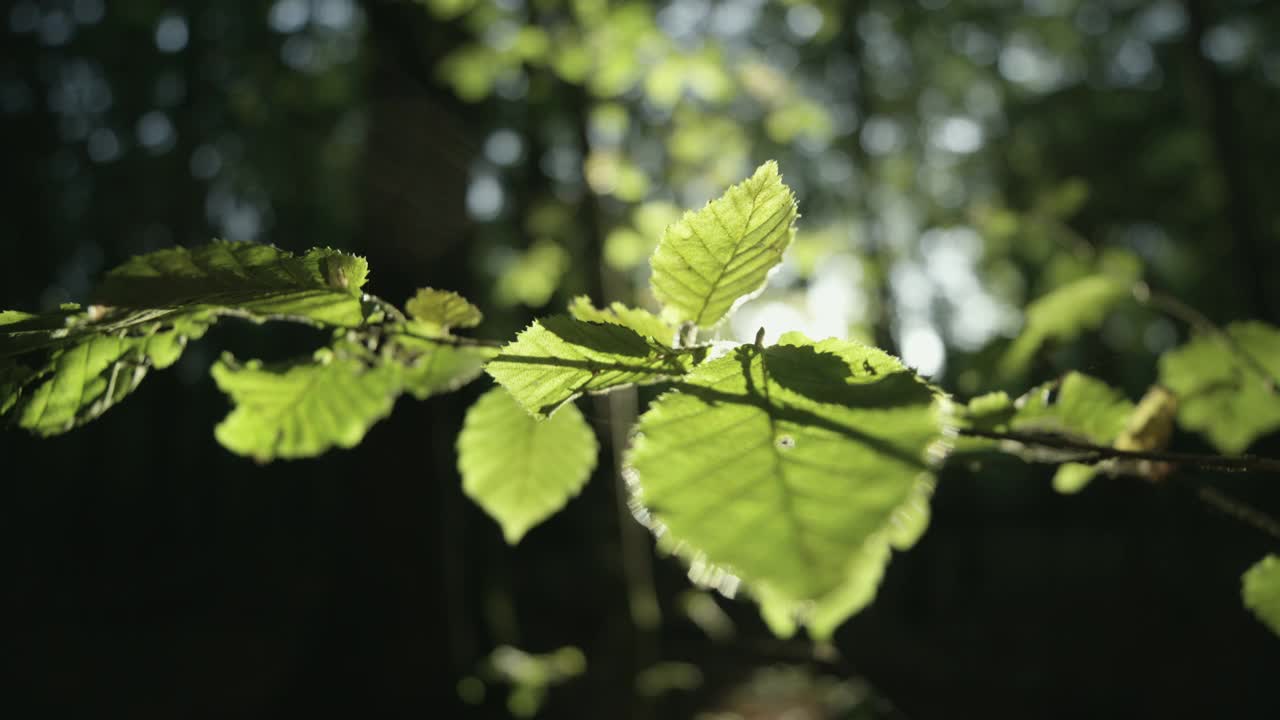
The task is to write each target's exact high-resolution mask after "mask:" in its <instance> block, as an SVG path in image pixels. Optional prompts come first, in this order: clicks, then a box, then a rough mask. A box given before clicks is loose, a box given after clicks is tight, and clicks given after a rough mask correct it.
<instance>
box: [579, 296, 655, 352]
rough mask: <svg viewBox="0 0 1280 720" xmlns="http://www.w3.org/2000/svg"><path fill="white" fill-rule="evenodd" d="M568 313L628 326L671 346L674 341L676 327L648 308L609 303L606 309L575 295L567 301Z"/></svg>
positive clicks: (590, 319)
mask: <svg viewBox="0 0 1280 720" xmlns="http://www.w3.org/2000/svg"><path fill="white" fill-rule="evenodd" d="M569 314H570V315H572V316H573V317H574V319H575V320H582V321H583V322H597V323H610V324H613V325H621V326H623V327H625V328H630V329H632V330H634V331H636V333H638V334H640V335H643V336H645V337H648V338H652V339H654V340H657V341H658V342H660V343H662V344H663V345H666V346H667V347H671V346H672V345H673V344H674V343H675V337H676V328H675V326H673V325H672V324H671V323H668V322H667V321H665V320H663V319H662V318H660V317H658V316H657V315H654V314H653V313H651V312H649V311H648V310H643V309H641V308H633V307H627V306H626V305H623V304H622V303H619V302H615V303H610V304H609V307H608V308H606V309H600V308H597V307H596V306H595V305H592V304H591V298H588V297H587V296H585V295H579V296H578V297H575V298H574V299H573V301H572V302H570V303H569Z"/></svg>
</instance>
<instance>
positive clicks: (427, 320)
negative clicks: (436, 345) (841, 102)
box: [404, 288, 484, 335]
mask: <svg viewBox="0 0 1280 720" xmlns="http://www.w3.org/2000/svg"><path fill="white" fill-rule="evenodd" d="M404 308H405V311H406V312H408V313H409V316H410V317H412V318H413V319H414V320H415V321H417V322H416V325H417V326H418V327H419V329H421V330H424V331H425V332H426V333H427V334H428V335H448V334H449V330H450V329H452V328H456V327H461V328H469V327H475V326H476V325H479V324H480V321H481V320H483V319H484V315H483V314H481V312H480V308H478V307H476V306H475V305H472V304H471V303H470V302H468V301H467V300H466V299H465V298H463V297H462V296H461V295H459V294H458V293H455V292H451V291H449V290H436V289H435V288H421V289H420V290H418V292H417V293H416V294H414V296H413V297H412V298H411V299H410V300H409V302H408V303H406V304H405V306H404Z"/></svg>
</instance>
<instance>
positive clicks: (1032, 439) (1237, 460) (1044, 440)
mask: <svg viewBox="0 0 1280 720" xmlns="http://www.w3.org/2000/svg"><path fill="white" fill-rule="evenodd" d="M960 434H961V435H965V436H967V437H976V438H986V439H988V440H1004V441H1009V442H1016V443H1021V444H1023V445H1034V446H1038V447H1042V448H1048V449H1052V450H1065V451H1068V452H1078V453H1080V456H1079V457H1074V458H1071V459H1070V460H1068V461H1066V462H1085V463H1088V462H1099V461H1102V460H1110V459H1123V460H1154V461H1157V462H1167V463H1172V464H1175V465H1188V466H1191V467H1195V468H1199V469H1202V470H1216V471H1219V472H1256V473H1276V474H1277V475H1280V460H1274V459H1272V458H1264V457H1257V456H1255V455H1236V456H1228V455H1200V454H1195V453H1178V452H1157V451H1143V450H1117V449H1115V448H1111V447H1106V446H1103V445H1093V444H1091V443H1087V442H1079V441H1077V440H1072V439H1070V438H1065V437H1062V436H1060V435H1050V434H1045V433H1025V432H990V431H987V430H966V429H962V430H960Z"/></svg>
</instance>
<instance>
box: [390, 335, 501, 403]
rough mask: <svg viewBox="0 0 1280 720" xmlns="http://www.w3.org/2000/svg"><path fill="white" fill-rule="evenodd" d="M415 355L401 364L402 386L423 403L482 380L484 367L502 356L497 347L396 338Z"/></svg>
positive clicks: (398, 342)
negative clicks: (499, 355) (493, 359)
mask: <svg viewBox="0 0 1280 720" xmlns="http://www.w3.org/2000/svg"><path fill="white" fill-rule="evenodd" d="M395 342H396V344H397V345H398V346H399V347H400V348H403V349H406V350H408V351H409V352H411V353H412V354H413V358H412V359H411V360H408V361H404V362H402V363H401V365H400V372H399V375H400V383H401V384H402V385H403V387H404V390H405V391H407V392H409V393H411V394H412V395H413V396H414V397H415V398H417V399H419V400H426V399H427V398H429V397H432V396H434V395H439V394H441V393H447V392H453V391H454V390H457V389H458V388H460V387H462V386H463V385H466V384H467V383H469V382H471V381H472V380H475V379H476V378H478V377H480V375H481V374H482V373H483V372H484V364H485V363H486V362H488V361H489V360H490V359H491V358H492V357H493V356H495V355H497V354H498V351H497V350H496V349H495V348H489V347H479V346H474V345H447V344H440V343H435V342H430V341H427V340H422V339H419V338H413V337H401V338H397V339H396V341H395Z"/></svg>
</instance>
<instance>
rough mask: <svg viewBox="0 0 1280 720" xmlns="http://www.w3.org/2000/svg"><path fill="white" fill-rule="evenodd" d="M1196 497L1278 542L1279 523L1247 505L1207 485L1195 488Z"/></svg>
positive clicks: (1279, 538) (1279, 534) (1279, 537)
mask: <svg viewBox="0 0 1280 720" xmlns="http://www.w3.org/2000/svg"><path fill="white" fill-rule="evenodd" d="M1195 493H1196V497H1198V498H1200V500H1201V501H1202V502H1204V503H1205V504H1206V505H1209V506H1210V507H1213V508H1215V509H1217V510H1218V511H1219V512H1221V513H1222V514H1224V515H1227V516H1228V517H1232V518H1235V519H1236V520H1239V521H1240V522H1242V523H1244V524H1245V525H1248V526H1249V527H1251V528H1254V529H1255V530H1258V531H1261V532H1262V533H1264V534H1266V535H1269V536H1271V539H1273V540H1280V522H1276V519H1275V518H1273V517H1271V516H1270V515H1268V514H1266V513H1264V512H1262V511H1261V510H1259V509H1257V508H1255V507H1253V506H1252V505H1250V504H1249V503H1246V502H1244V501H1243V500H1239V499H1236V498H1233V497H1231V496H1230V495H1228V494H1226V493H1224V492H1222V491H1221V490H1219V489H1217V488H1215V487H1210V486H1208V485H1200V486H1197V487H1196V488H1195Z"/></svg>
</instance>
